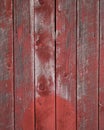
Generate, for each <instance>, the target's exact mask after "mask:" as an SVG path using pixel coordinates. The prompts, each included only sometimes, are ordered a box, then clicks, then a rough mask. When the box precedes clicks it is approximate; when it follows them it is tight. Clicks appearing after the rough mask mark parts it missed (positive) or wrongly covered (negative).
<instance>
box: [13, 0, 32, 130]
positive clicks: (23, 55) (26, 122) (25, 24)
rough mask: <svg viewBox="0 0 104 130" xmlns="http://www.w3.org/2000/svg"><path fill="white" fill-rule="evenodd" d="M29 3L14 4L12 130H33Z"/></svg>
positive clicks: (27, 0)
mask: <svg viewBox="0 0 104 130" xmlns="http://www.w3.org/2000/svg"><path fill="white" fill-rule="evenodd" d="M31 2H33V1H32V0H14V78H15V80H14V85H15V86H14V87H15V130H34V40H33V37H34V35H33V34H32V33H33V25H32V24H33V22H32V20H33V19H32V16H33V17H34V15H33V14H32V13H34V10H33V11H32V8H33V7H32V6H31V5H32V3H31Z"/></svg>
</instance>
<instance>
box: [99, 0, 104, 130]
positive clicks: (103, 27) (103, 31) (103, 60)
mask: <svg viewBox="0 0 104 130" xmlns="http://www.w3.org/2000/svg"><path fill="white" fill-rule="evenodd" d="M99 65H100V75H99V79H100V80H99V81H100V82H99V130H104V76H103V75H104V0H100V63H99Z"/></svg>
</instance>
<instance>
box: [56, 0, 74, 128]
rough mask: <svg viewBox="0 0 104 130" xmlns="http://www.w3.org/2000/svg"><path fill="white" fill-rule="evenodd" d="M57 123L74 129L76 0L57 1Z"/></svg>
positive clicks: (59, 125) (62, 126)
mask: <svg viewBox="0 0 104 130" xmlns="http://www.w3.org/2000/svg"><path fill="white" fill-rule="evenodd" d="M56 94H57V95H58V96H56V125H57V127H56V128H57V130H76V0H56Z"/></svg>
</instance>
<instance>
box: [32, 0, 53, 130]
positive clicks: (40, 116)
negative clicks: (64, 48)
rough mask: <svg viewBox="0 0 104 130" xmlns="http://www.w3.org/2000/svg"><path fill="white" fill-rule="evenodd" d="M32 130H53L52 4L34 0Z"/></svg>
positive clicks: (46, 1) (46, 0) (44, 0)
mask: <svg viewBox="0 0 104 130" xmlns="http://www.w3.org/2000/svg"><path fill="white" fill-rule="evenodd" d="M34 5H35V7H34V12H35V33H34V35H35V100H36V101H35V106H36V129H37V130H55V42H54V35H55V34H54V33H55V30H54V24H55V23H54V17H55V14H54V9H55V3H54V0H35V4H34Z"/></svg>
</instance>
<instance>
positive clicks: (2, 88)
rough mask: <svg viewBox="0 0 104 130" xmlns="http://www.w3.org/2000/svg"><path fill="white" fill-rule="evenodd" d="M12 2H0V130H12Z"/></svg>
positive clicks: (3, 0)
mask: <svg viewBox="0 0 104 130" xmlns="http://www.w3.org/2000/svg"><path fill="white" fill-rule="evenodd" d="M12 23H13V20H12V0H0V130H14V112H13V110H14V108H13V106H14V104H13V102H14V101H13V26H12Z"/></svg>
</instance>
